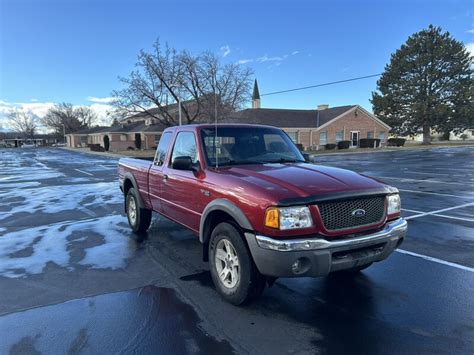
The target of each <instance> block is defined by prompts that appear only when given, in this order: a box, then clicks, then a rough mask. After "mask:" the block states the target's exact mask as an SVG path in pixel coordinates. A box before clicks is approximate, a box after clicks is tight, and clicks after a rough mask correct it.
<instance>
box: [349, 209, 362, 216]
mask: <svg viewBox="0 0 474 355" xmlns="http://www.w3.org/2000/svg"><path fill="white" fill-rule="evenodd" d="M351 214H352V215H353V216H354V217H364V216H365V210H363V209H362V208H358V209H356V210H354V211H352V213H351Z"/></svg>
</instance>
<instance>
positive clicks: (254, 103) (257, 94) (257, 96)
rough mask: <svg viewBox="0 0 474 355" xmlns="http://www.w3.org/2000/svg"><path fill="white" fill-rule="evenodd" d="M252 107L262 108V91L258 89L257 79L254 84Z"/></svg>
mask: <svg viewBox="0 0 474 355" xmlns="http://www.w3.org/2000/svg"><path fill="white" fill-rule="evenodd" d="M252 108H260V92H259V91H258V84H257V79H255V82H254V84H253V94H252Z"/></svg>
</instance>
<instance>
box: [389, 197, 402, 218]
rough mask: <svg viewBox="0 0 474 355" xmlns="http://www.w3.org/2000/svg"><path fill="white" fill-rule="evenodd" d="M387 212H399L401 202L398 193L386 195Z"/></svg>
mask: <svg viewBox="0 0 474 355" xmlns="http://www.w3.org/2000/svg"><path fill="white" fill-rule="evenodd" d="M387 205H388V207H387V214H389V215H390V214H397V213H400V209H401V204H400V195H399V194H394V195H388V196H387Z"/></svg>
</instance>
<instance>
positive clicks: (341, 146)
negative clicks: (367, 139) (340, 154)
mask: <svg viewBox="0 0 474 355" xmlns="http://www.w3.org/2000/svg"><path fill="white" fill-rule="evenodd" d="M350 146H351V141H340V142H338V143H337V148H338V149H349V147H350Z"/></svg>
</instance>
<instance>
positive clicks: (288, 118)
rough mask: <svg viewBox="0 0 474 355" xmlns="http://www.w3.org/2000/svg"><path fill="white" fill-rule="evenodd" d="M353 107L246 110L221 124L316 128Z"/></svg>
mask: <svg viewBox="0 0 474 355" xmlns="http://www.w3.org/2000/svg"><path fill="white" fill-rule="evenodd" d="M355 106H356V105H348V106H339V107H333V108H328V109H325V110H293V109H272V108H257V109H246V110H242V111H239V112H236V113H234V114H232V115H231V116H229V117H228V118H226V119H225V120H224V121H223V122H226V123H249V124H262V125H270V126H276V127H282V128H305V127H308V128H309V127H313V128H316V127H320V126H322V125H323V124H325V123H327V122H329V121H331V120H333V119H334V118H336V117H338V116H340V115H341V114H343V113H344V112H347V111H349V110H351V109H353V108H354V107H355ZM318 115H319V117H318Z"/></svg>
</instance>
